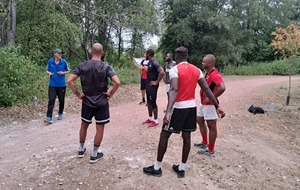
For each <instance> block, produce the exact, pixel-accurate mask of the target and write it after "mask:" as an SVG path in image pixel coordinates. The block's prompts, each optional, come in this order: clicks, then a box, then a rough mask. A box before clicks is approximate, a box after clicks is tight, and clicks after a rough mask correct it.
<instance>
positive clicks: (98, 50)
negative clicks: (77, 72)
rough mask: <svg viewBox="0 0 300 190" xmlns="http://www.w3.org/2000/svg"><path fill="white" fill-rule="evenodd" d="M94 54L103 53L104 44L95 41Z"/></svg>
mask: <svg viewBox="0 0 300 190" xmlns="http://www.w3.org/2000/svg"><path fill="white" fill-rule="evenodd" d="M92 54H95V55H102V54H103V46H102V45H101V44H100V43H94V44H93V46H92Z"/></svg>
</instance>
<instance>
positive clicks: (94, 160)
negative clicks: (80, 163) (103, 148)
mask: <svg viewBox="0 0 300 190" xmlns="http://www.w3.org/2000/svg"><path fill="white" fill-rule="evenodd" d="M103 156H104V154H103V153H102V152H98V153H97V156H96V157H94V156H91V158H90V163H91V164H93V163H95V162H97V161H98V160H100V159H101V158H103Z"/></svg>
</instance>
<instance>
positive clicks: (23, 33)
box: [16, 0, 80, 64]
mask: <svg viewBox="0 0 300 190" xmlns="http://www.w3.org/2000/svg"><path fill="white" fill-rule="evenodd" d="M17 17H18V19H17V36H16V42H17V43H19V44H21V45H22V51H23V53H24V54H25V55H29V56H30V57H31V58H33V59H34V60H36V61H37V62H38V63H39V64H44V63H45V61H46V60H47V59H48V58H49V56H51V54H52V51H53V49H55V48H62V49H68V48H70V49H74V48H76V43H77V41H78V36H79V34H80V31H79V29H78V26H77V25H76V24H75V23H71V22H70V21H69V20H68V19H67V17H66V16H65V15H64V14H63V13H62V11H61V9H60V7H59V6H58V4H57V3H53V1H51V0H43V1H39V0H26V1H19V2H18V11H17Z"/></svg>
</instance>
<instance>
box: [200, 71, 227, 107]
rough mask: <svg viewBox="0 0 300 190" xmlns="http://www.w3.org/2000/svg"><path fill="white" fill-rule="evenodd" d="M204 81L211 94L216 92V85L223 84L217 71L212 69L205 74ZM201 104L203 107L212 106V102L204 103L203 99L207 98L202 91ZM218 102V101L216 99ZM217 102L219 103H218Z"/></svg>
mask: <svg viewBox="0 0 300 190" xmlns="http://www.w3.org/2000/svg"><path fill="white" fill-rule="evenodd" d="M205 80H206V82H207V85H208V87H209V89H210V90H211V91H212V93H215V92H216V91H217V90H218V87H217V85H218V84H220V83H221V82H223V79H222V77H221V74H220V73H219V72H218V71H217V69H215V68H214V69H212V70H211V71H210V72H208V73H206V74H205ZM200 97H201V104H203V105H213V103H212V102H204V99H205V98H206V97H207V96H206V94H205V93H204V92H203V90H202V89H201V90H200ZM217 101H218V99H217ZM218 102H219V101H218Z"/></svg>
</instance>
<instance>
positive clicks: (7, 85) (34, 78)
mask: <svg viewBox="0 0 300 190" xmlns="http://www.w3.org/2000/svg"><path fill="white" fill-rule="evenodd" d="M20 50H21V48H20V47H14V46H6V47H4V48H1V49H0V57H1V62H0V84H1V86H0V107H7V106H12V105H14V104H17V103H23V102H29V101H32V100H33V97H34V96H36V95H37V93H38V92H39V93H41V92H42V93H43V91H44V89H45V88H44V87H43V86H44V85H45V83H47V79H46V77H45V75H42V69H41V67H39V66H37V65H36V64H35V63H34V62H32V61H31V60H30V59H29V58H27V57H25V56H22V55H21V54H20ZM46 86H47V85H46Z"/></svg>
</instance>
